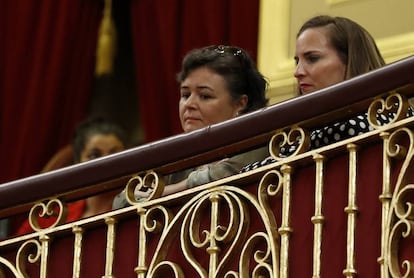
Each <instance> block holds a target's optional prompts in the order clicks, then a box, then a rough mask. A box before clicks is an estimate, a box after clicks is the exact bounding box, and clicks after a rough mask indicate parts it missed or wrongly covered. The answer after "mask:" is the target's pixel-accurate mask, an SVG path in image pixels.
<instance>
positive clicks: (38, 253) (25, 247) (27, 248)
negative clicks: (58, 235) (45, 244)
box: [16, 239, 43, 277]
mask: <svg viewBox="0 0 414 278" xmlns="http://www.w3.org/2000/svg"><path fill="white" fill-rule="evenodd" d="M42 254H43V252H42V246H41V244H40V242H39V241H37V240H34V239H33V240H29V241H26V242H24V243H23V244H22V246H20V248H19V250H18V251H17V257H16V268H17V273H18V275H16V277H28V275H27V272H26V262H28V263H31V264H33V263H36V262H39V261H40V260H42Z"/></svg>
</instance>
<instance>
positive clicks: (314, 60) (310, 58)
mask: <svg viewBox="0 0 414 278" xmlns="http://www.w3.org/2000/svg"><path fill="white" fill-rule="evenodd" d="M318 60H319V56H317V55H311V56H308V61H309V62H311V63H315V62H317V61H318Z"/></svg>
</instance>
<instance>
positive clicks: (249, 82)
mask: <svg viewBox="0 0 414 278" xmlns="http://www.w3.org/2000/svg"><path fill="white" fill-rule="evenodd" d="M177 81H178V82H179V84H180V96H181V98H180V101H179V117H180V121H181V126H182V129H183V131H184V132H190V131H193V130H197V129H200V128H204V127H207V126H209V125H212V124H216V123H220V122H223V121H226V120H229V119H232V118H234V117H237V116H238V115H242V114H245V113H248V112H251V111H254V110H256V109H259V108H262V107H265V106H266V104H267V102H268V100H267V99H266V97H265V91H266V86H267V82H266V80H265V79H264V77H263V76H262V74H261V73H260V72H259V71H258V70H257V68H256V65H255V64H254V62H253V61H252V59H251V58H250V56H249V55H248V53H247V52H246V51H245V50H243V49H241V48H239V47H233V46H224V45H218V46H216V45H213V46H208V47H204V48H200V49H194V50H192V51H190V52H189V53H188V54H187V55H186V56H185V57H184V60H183V63H182V69H181V71H180V72H179V73H178V75H177ZM268 155H269V154H268V151H267V148H260V149H257V150H253V151H250V152H247V153H244V154H240V155H236V156H233V157H231V158H227V159H223V160H221V161H219V162H216V163H211V164H208V165H204V166H202V167H199V168H197V169H188V170H185V171H181V172H178V173H175V174H171V175H169V176H167V177H166V183H167V186H166V187H165V189H164V192H163V195H168V194H171V193H175V192H178V191H182V190H184V189H187V188H191V187H194V186H198V185H202V184H205V183H208V182H211V181H214V180H218V179H221V178H224V177H227V176H230V175H233V174H236V173H238V172H239V171H240V169H241V168H242V167H243V166H245V165H247V164H249V163H252V162H253V161H257V160H258V159H263V158H265V157H266V156H268ZM136 195H137V197H138V198H145V197H147V196H148V193H141V192H137V194H136ZM126 205H127V202H126V200H125V193H124V192H123V193H121V194H120V195H118V196H117V198H116V199H115V200H114V206H113V207H114V208H120V207H124V206H126Z"/></svg>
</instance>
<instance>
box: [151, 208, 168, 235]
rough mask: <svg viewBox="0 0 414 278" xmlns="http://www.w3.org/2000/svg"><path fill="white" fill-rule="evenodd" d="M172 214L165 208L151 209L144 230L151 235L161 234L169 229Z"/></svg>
mask: <svg viewBox="0 0 414 278" xmlns="http://www.w3.org/2000/svg"><path fill="white" fill-rule="evenodd" d="M171 218H172V213H171V212H170V211H169V210H168V209H166V208H165V207H163V206H155V207H151V208H149V209H148V210H147V211H146V213H145V222H144V229H145V230H146V231H148V232H151V233H160V232H161V231H162V229H163V228H166V227H168V225H169V224H170V221H171Z"/></svg>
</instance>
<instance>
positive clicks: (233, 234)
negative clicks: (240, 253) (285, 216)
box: [180, 191, 250, 277]
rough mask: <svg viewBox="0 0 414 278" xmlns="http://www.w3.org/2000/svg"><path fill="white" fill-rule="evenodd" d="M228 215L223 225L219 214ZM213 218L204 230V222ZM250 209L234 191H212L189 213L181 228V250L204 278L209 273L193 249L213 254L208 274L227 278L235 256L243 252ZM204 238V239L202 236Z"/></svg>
mask: <svg viewBox="0 0 414 278" xmlns="http://www.w3.org/2000/svg"><path fill="white" fill-rule="evenodd" d="M225 213H227V214H228V219H227V220H226V222H227V223H219V215H222V214H225ZM206 215H210V222H211V223H210V225H209V226H208V227H203V226H202V225H201V223H202V220H203V219H205V217H206ZM248 216H249V214H248V210H247V207H246V206H245V205H244V204H243V202H242V201H241V200H240V198H239V197H238V196H237V195H234V194H232V193H231V192H218V191H215V192H212V193H211V194H209V195H205V196H203V197H202V198H201V199H199V200H198V201H197V202H196V203H195V204H194V205H193V206H192V207H191V208H190V209H189V210H188V211H187V213H186V215H185V217H184V220H183V223H182V226H181V234H180V236H181V247H182V250H183V253H184V256H185V257H186V259H187V260H188V262H189V263H190V264H191V265H192V266H193V267H194V269H195V270H196V271H197V272H198V273H199V275H200V276H201V277H205V276H206V275H207V271H206V270H205V269H204V268H203V267H202V265H201V264H200V263H199V262H198V261H197V259H196V258H197V256H195V255H194V254H193V253H192V247H195V248H197V249H205V250H206V251H207V253H209V255H210V265H209V267H208V271H209V272H210V273H211V274H214V276H218V277H220V276H223V272H224V271H225V269H226V267H225V266H226V265H227V264H228V263H229V262H231V261H232V259H234V258H232V257H231V255H232V254H235V253H236V252H237V250H239V248H240V245H241V242H242V241H243V240H244V238H245V228H246V225H248V223H249V222H250V221H249V217H248ZM201 235H202V236H201Z"/></svg>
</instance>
